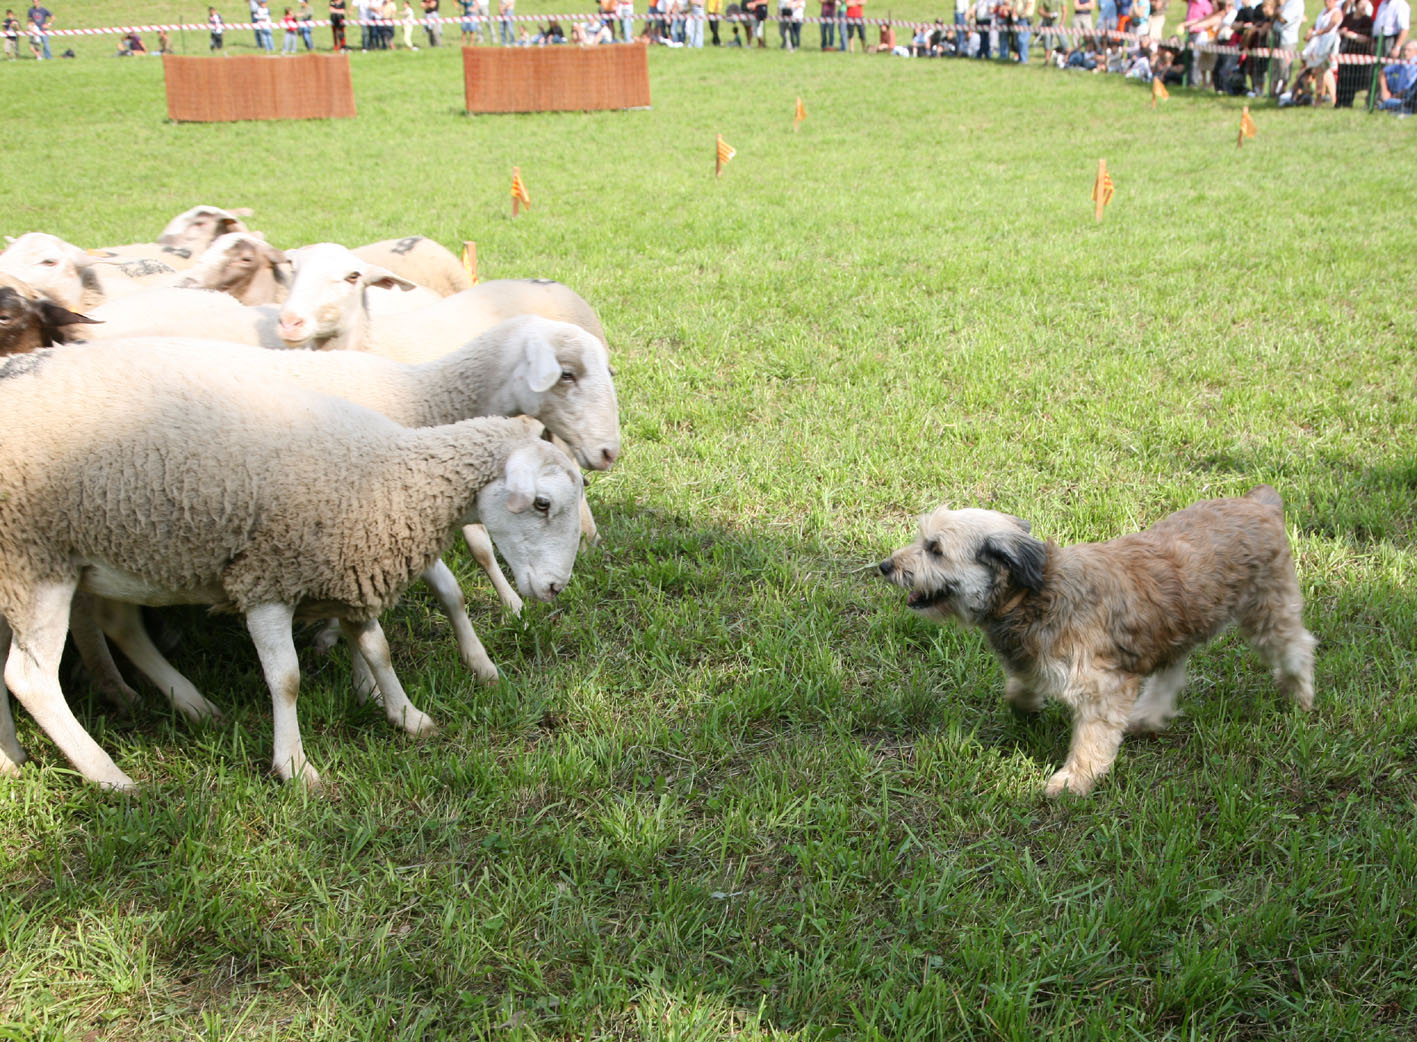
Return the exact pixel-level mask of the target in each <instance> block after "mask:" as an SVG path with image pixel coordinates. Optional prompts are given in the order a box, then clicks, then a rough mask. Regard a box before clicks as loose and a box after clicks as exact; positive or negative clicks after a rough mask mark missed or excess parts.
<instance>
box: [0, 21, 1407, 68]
mask: <svg viewBox="0 0 1417 1042" xmlns="http://www.w3.org/2000/svg"><path fill="white" fill-rule="evenodd" d="M633 17H634V18H635V19H636V20H640V21H649V20H651V19H652V20H655V21H665V22H668V21H672V20H673V16H671V15H668V14H664V13H661V12H653V13H650V12H645V13H636V14H635V15H634V16H633ZM679 17H680V18H690V17H702V18H704V19H705V20H707V17H708V16H707V15H702V16H695V15H683V14H681V15H680V16H679ZM719 17H720V20H722V21H726V22H736V23H742V24H752V23H756V22H757V19H756V18H754V17H753V16H752V15H750V14H746V13H744V14H737V15H733V16H728V15H721V16H719ZM591 20H604V21H610V22H615V23H619V22H620V21H622V20H623V19H621V18H618V17H615V16H611V15H601V14H599V13H598V12H595V11H592V12H589V13H582V14H578V15H576V14H559V15H558V14H541V15H530V14H513V15H501V14H496V15H493V14H478V15H468V16H463V15H456V16H452V17H442V16H440V17H438V18H432V17H420V18H418V19H416V20H415V21H412V22H410V21H408V20H407V19H393V20H390V19H384V18H369V19H358V18H350V19H347V20H346V21H345V23H344V26H345V28H362V27H364V26H366V25H367V26H371V27H382V28H397V27H398V26H401V25H411V26H415V27H417V26H427V25H428V24H430V23H432V22H437V23H438V24H439V25H461V24H462V23H463V22H465V21H470V22H473V23H474V24H476V23H477V22H484V23H494V22H504V21H509V22H536V23H540V22H553V21H555V22H565V23H566V24H567V25H571V24H574V23H576V22H580V21H591ZM765 21H767V22H773V23H778V22H784V21H786V22H789V23H792V22H793V21H794V20H793V19H783V18H773V17H768V18H767V19H765ZM798 24H802V25H823V24H826V25H853V26H858V27H862V28H864V27H866V26H882V25H899V26H904V27H907V28H910V29H919V28H927V29H928V28H930V27H932V26H933V25H934V24H936V23H933V22H906V21H899V20H895V21H892V20H891V19H887V18H804V19H803V20H802V22H801V23H798ZM330 25H331V22H330V20H329V19H328V18H321V19H314V20H312V21H308V22H300V23H298V26H297V30H299V29H323V28H329V26H330ZM258 28H259V29H265V30H268V31H270V32H272V33H275V32H277V31H280V32H285V31H287V30H286V27H285V26H283V25H281V24H280V23H278V22H272V23H270V24H264V23H263V24H261V25H259V26H258V25H257V24H256V23H254V22H225V23H223V24H222V29H221V31H222V32H223V33H225V32H227V31H233V32H243V31H244V32H254V31H255V30H256V29H258ZM941 29H942V31H943V32H945V33H946V34H947V35H949V36H952V37H957V36H959V34H960V32H961V26H958V25H955V24H953V23H949V24H945V25H942V26H941ZM212 31H213V28H212V26H211V25H210V24H208V23H206V22H174V23H171V24H164V25H116V26H110V27H108V28H103V29H48V30H45V32H46V34H47V35H49V36H115V35H127V34H128V33H156V32H202V33H209V32H212ZM987 31H990V32H998V33H1003V32H1027V33H1029V34H1031V35H1033V36H1068V37H1077V38H1082V39H1097V38H1099V37H1102V38H1105V39H1109V40H1128V41H1131V42H1136V41H1138V40H1140V39H1142V38H1143V37H1144V36H1146V34H1145V33H1135V32H1119V31H1117V30H1113V29H1079V28H1076V27H1074V26H1063V25H1027V26H1024V25H1013V26H1008V25H1000V26H997V27H995V26H992V25H990V26H988V28H987ZM21 33H22V34H29V33H30V30H29V27H27V26H26V27H24V28H23V29H21ZM1190 49H1191V50H1193V51H1202V52H1205V53H1214V54H1238V55H1246V54H1248V55H1253V56H1254V57H1256V58H1287V59H1289V60H1291V61H1292V60H1294V59H1295V58H1298V57H1299V52H1297V51H1291V50H1286V49H1283V48H1270V47H1252V48H1250V49H1249V50H1245V49H1242V48H1240V47H1234V46H1231V45H1228V44H1210V43H1207V44H1199V45H1195V46H1192V47H1190ZM1332 58H1333V59H1336V60H1337V62H1338V63H1339V64H1342V65H1372V64H1374V63H1375V62H1377V61H1379V59H1378V58H1377V57H1375V56H1374V55H1371V54H1336V55H1333V56H1332ZM1384 61H1385V64H1398V60H1397V59H1385V60H1384Z"/></svg>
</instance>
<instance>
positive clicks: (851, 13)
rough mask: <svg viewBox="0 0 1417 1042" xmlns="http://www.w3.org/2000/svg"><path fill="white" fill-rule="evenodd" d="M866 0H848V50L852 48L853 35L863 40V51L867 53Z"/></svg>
mask: <svg viewBox="0 0 1417 1042" xmlns="http://www.w3.org/2000/svg"><path fill="white" fill-rule="evenodd" d="M865 15H866V0H846V47H845V49H846V50H848V51H849V50H851V37H852V35H853V34H855V35H856V36H857V37H858V38H859V39H860V40H861V53H862V54H865V53H866V18H865Z"/></svg>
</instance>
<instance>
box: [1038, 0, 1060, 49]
mask: <svg viewBox="0 0 1417 1042" xmlns="http://www.w3.org/2000/svg"><path fill="white" fill-rule="evenodd" d="M1063 10H1064V8H1063V3H1062V0H1039V4H1038V42H1039V45H1040V46H1042V48H1043V53H1044V54H1045V55H1047V54H1049V53H1050V52H1052V51H1053V50H1054V49H1055V48H1056V47H1057V46H1058V43H1057V41H1058V38H1059V36H1060V34H1058V33H1054V32H1052V31H1051V30H1052V29H1053V28H1054V27H1055V26H1059V25H1062V23H1063Z"/></svg>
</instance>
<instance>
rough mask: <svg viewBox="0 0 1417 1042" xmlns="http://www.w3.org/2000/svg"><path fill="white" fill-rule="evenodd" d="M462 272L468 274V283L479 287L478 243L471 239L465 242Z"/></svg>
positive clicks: (463, 245)
mask: <svg viewBox="0 0 1417 1042" xmlns="http://www.w3.org/2000/svg"><path fill="white" fill-rule="evenodd" d="M462 270H463V271H465V272H467V281H468V282H471V283H472V284H473V285H474V286H475V285H477V243H475V242H473V241H472V240H471V239H464V240H463V244H462Z"/></svg>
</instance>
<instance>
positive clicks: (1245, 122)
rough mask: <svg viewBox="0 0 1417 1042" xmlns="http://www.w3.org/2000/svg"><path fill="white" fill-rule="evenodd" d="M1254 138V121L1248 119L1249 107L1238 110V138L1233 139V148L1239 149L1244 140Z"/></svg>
mask: <svg viewBox="0 0 1417 1042" xmlns="http://www.w3.org/2000/svg"><path fill="white" fill-rule="evenodd" d="M1254 136H1255V121H1254V120H1252V119H1251V118H1250V106H1248V105H1246V106H1245V107H1244V108H1242V109H1241V110H1240V136H1239V137H1237V138H1236V139H1235V147H1236V148H1240V147H1241V146H1242V145H1244V143H1245V138H1247V137H1254Z"/></svg>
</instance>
